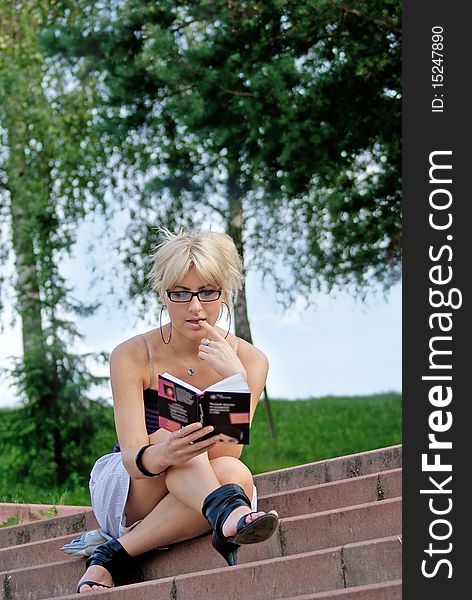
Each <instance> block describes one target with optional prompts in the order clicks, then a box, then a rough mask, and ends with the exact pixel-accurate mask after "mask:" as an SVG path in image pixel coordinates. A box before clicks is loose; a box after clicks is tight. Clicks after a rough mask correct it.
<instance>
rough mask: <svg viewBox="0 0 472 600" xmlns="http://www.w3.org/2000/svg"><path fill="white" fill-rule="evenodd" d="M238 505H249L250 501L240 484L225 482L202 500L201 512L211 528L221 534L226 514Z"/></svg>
mask: <svg viewBox="0 0 472 600" xmlns="http://www.w3.org/2000/svg"><path fill="white" fill-rule="evenodd" d="M239 506H248V507H250V506H251V502H250V500H249V498H248V497H247V496H246V494H245V492H244V490H243V488H242V487H241V486H240V485H237V484H236V483H227V484H226V485H222V486H221V487H220V488H218V489H216V490H214V491H213V492H211V493H210V494H208V496H207V497H206V498H205V500H204V502H203V506H202V514H203V516H204V517H205V518H206V519H207V521H208V522H209V523H210V525H211V526H212V527H213V529H215V530H217V531H218V532H219V533H220V534H221V528H222V527H223V524H224V522H225V521H226V519H227V517H228V515H229V514H230V513H232V512H233V510H234V509H235V508H238V507H239Z"/></svg>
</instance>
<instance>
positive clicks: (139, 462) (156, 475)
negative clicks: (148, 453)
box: [134, 444, 167, 477]
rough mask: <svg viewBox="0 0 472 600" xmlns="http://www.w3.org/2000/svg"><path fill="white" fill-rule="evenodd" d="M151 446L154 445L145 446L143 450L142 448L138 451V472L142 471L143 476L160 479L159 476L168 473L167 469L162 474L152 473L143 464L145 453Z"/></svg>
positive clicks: (136, 459)
mask: <svg viewBox="0 0 472 600" xmlns="http://www.w3.org/2000/svg"><path fill="white" fill-rule="evenodd" d="M149 446H152V444H147V445H146V446H143V447H142V448H140V449H139V450H138V451H137V453H136V458H135V459H134V460H135V462H136V466H137V468H138V470H139V471H140V473H142V474H143V475H146V477H159V475H162V474H163V473H165V472H166V471H167V469H164V470H163V471H161V472H160V473H151V472H150V471H148V470H147V469H146V468H145V467H144V465H143V463H142V458H143V454H144V451H145V450H146V448H149Z"/></svg>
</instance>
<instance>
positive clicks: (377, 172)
mask: <svg viewBox="0 0 472 600" xmlns="http://www.w3.org/2000/svg"><path fill="white" fill-rule="evenodd" d="M79 4H80V5H81V7H82V9H81V11H79V12H78V13H76V14H75V15H72V14H71V15H66V18H64V19H63V20H62V21H59V22H56V24H55V26H54V27H51V28H49V30H48V31H47V33H46V34H45V35H44V36H43V43H44V44H45V45H46V46H47V47H48V48H49V51H50V52H52V53H53V54H54V53H59V54H62V55H63V56H65V57H67V60H68V61H69V64H72V65H73V67H74V69H75V73H76V74H77V77H78V78H79V79H81V80H82V81H87V80H90V79H91V80H95V81H97V82H100V95H99V97H98V98H97V119H96V124H97V131H99V132H100V134H101V135H102V136H103V137H104V139H106V140H107V143H108V144H109V146H110V147H113V148H115V149H116V151H117V152H119V156H120V161H121V165H122V166H123V165H126V166H127V168H128V169H129V170H130V173H131V174H132V175H133V177H131V179H133V178H134V179H135V181H137V184H138V185H137V189H136V190H135V191H138V193H139V201H138V202H137V203H136V204H132V206H131V216H132V225H131V227H130V229H129V230H128V232H127V236H128V239H129V240H130V245H129V248H128V249H127V252H128V263H129V266H130V267H132V269H133V271H134V273H135V274H137V273H144V272H145V269H143V259H142V257H143V256H146V255H147V254H148V251H149V250H150V248H151V247H152V244H153V243H154V242H155V241H156V238H155V232H154V230H153V229H152V225H154V224H159V223H165V224H168V225H169V224H170V225H172V224H175V225H177V226H178V225H180V224H188V223H189V222H193V221H198V222H202V221H205V219H206V217H207V216H208V214H209V213H212V214H217V215H219V217H220V218H221V220H222V222H223V223H226V224H227V230H228V231H229V232H230V233H232V234H233V235H236V236H237V235H238V234H240V236H241V248H242V246H243V245H244V249H245V254H246V259H247V260H246V263H247V264H248V265H249V266H254V267H256V268H258V269H259V270H261V271H262V272H263V273H264V274H266V275H269V276H272V277H273V278H274V280H275V282H276V284H277V286H278V289H279V291H280V292H281V293H282V294H283V295H284V296H283V297H284V298H285V300H292V299H293V298H294V296H295V295H296V294H298V293H305V294H308V293H309V291H310V290H312V289H314V288H320V287H325V288H326V289H331V288H332V287H333V286H334V285H348V286H349V285H351V284H354V286H355V288H356V289H357V290H361V291H362V290H364V291H365V290H366V289H369V287H370V286H375V285H378V283H379V282H380V283H381V284H382V285H383V286H384V287H385V288H386V289H387V288H388V287H389V286H390V285H391V284H392V283H394V282H395V281H396V280H397V279H398V277H399V275H400V260H401V254H400V248H401V218H400V198H401V192H400V189H401V188H400V186H401V181H400V144H401V141H400V131H401V128H400V114H401V112H400V111H401V87H400V86H401V80H400V78H401V3H400V2H398V0H383V1H382V2H374V1H373V0H352V1H348V2H343V1H342V0H310V1H303V2H301V1H298V2H288V1H287V0H268V1H267V2H257V1H255V0H248V1H244V2H233V1H232V0H197V1H195V0H191V1H190V0H186V1H174V0H172V1H170V0H163V1H162V2H158V3H156V2H152V1H148V0H122V1H112V2H98V3H94V4H93V5H92V4H90V3H88V2H81V3H79ZM138 174H140V176H139V177H138ZM129 180H130V178H127V181H129ZM127 191H128V190H127ZM130 203H132V201H131V200H130ZM232 228H233V229H232ZM234 228H236V229H234ZM143 286H144V280H143V278H142V277H140V276H139V275H138V276H135V277H134V290H135V291H136V292H139V291H141V290H142V288H143Z"/></svg>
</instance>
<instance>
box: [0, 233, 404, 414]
mask: <svg viewBox="0 0 472 600" xmlns="http://www.w3.org/2000/svg"><path fill="white" fill-rule="evenodd" d="M92 238H95V239H96V238H97V232H96V229H94V226H93V223H92V222H89V223H86V224H85V225H84V226H82V227H81V228H80V230H79V236H78V243H77V246H76V251H75V253H74V256H73V257H72V258H70V259H67V260H65V261H64V263H63V273H64V274H65V275H66V277H67V278H68V280H69V281H70V282H71V283H72V285H73V286H74V287H75V294H76V296H77V297H79V298H81V299H84V298H85V299H87V300H94V299H97V298H98V299H100V300H101V301H102V302H103V306H102V307H101V308H100V310H99V311H98V312H97V313H96V314H95V315H93V316H91V317H87V318H83V319H78V325H79V331H80V332H81V333H82V334H83V336H84V338H83V339H82V340H81V341H80V342H79V343H78V345H77V349H78V350H79V351H83V352H86V351H88V352H101V351H105V352H111V350H113V348H114V347H115V346H116V345H117V344H119V343H120V342H122V341H123V340H125V339H127V338H129V337H132V336H133V335H136V334H138V333H142V332H145V331H147V330H149V329H152V328H154V327H157V326H158V318H157V315H154V314H149V315H148V316H147V317H146V319H142V318H137V317H136V314H137V311H136V310H135V307H133V305H132V304H131V303H130V302H129V301H128V304H127V306H126V307H121V308H120V307H119V306H118V305H117V302H116V301H113V295H112V294H110V277H112V275H111V270H109V271H108V273H109V276H107V277H105V278H103V279H101V280H99V281H98V282H97V281H93V279H92V276H91V273H90V271H91V268H90V265H91V257H90V255H89V254H88V253H87V251H86V249H87V247H88V246H89V245H90V242H91V240H92ZM94 253H95V255H94V259H95V262H97V263H98V264H99V265H101V266H102V271H103V272H105V273H106V272H107V268H106V265H107V262H108V261H110V260H111V258H110V250H109V249H107V248H106V247H105V244H103V245H102V247H100V246H98V247H95V250H94ZM114 283H115V287H116V282H114ZM118 287H119V286H118ZM246 294H247V302H248V313H249V319H250V323H251V330H252V336H253V341H254V344H255V345H256V346H257V347H258V348H260V349H261V350H262V351H263V352H264V353H265V354H266V356H267V357H268V359H269V365H270V366H269V375H268V379H267V392H268V395H269V398H274V399H276V398H284V399H301V398H309V397H320V396H327V395H336V396H339V395H349V396H350V395H364V394H373V393H378V392H388V391H397V392H400V391H401V378H402V374H401V284H397V285H396V286H394V287H393V288H392V289H391V290H390V291H389V292H388V294H387V297H386V298H385V297H384V295H383V294H382V293H381V291H380V290H379V293H377V294H372V295H370V296H368V297H367V299H366V300H365V301H364V302H361V301H360V300H358V299H356V298H353V297H352V296H351V295H349V294H347V293H342V292H338V293H337V295H336V297H332V296H328V295H326V294H317V295H314V297H313V302H312V304H311V305H310V306H308V307H307V306H306V304H307V303H306V299H305V298H304V297H303V296H299V297H298V298H297V299H296V300H295V302H294V303H293V304H292V306H291V307H290V308H289V309H288V310H285V311H284V310H283V309H282V307H281V306H279V305H277V304H276V303H275V300H274V297H275V294H274V292H273V289H272V288H271V286H270V285H269V284H266V285H265V286H263V284H262V282H261V277H260V276H259V275H258V273H257V272H250V273H249V275H248V277H247V281H246ZM2 321H3V324H4V331H3V333H2V334H1V339H2V343H1V346H0V367H6V366H8V364H9V362H8V357H9V356H11V355H19V354H20V353H21V330H20V324H19V321H18V320H17V322H16V324H15V325H14V326H10V325H9V322H10V321H11V312H10V311H9V310H8V306H7V310H6V312H5V314H4V315H3V316H2ZM221 326H224V323H222V324H221ZM97 372H99V373H101V374H106V373H107V368H106V367H103V368H102V369H101V370H100V369H98V370H97ZM96 393H97V394H98V395H100V396H102V397H106V398H110V400H111V393H110V389H109V385H106V386H104V387H103V388H102V389H99V390H96ZM17 404H18V399H17V397H16V394H15V390H14V389H12V388H11V387H9V385H8V380H7V379H6V378H5V376H4V377H3V378H0V406H15V405H17Z"/></svg>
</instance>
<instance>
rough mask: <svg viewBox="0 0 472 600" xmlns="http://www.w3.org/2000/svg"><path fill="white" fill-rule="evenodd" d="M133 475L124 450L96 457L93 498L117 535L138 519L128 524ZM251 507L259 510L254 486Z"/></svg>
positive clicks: (105, 522)
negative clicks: (126, 510)
mask: <svg viewBox="0 0 472 600" xmlns="http://www.w3.org/2000/svg"><path fill="white" fill-rule="evenodd" d="M129 485H130V476H129V473H128V471H127V470H126V469H125V467H124V465H123V461H122V460H121V452H111V453H110V454H105V456H102V457H101V458H99V459H98V460H97V462H96V463H95V465H94V467H93V469H92V472H91V473H90V482H89V488H90V498H91V500H92V508H93V512H94V514H95V517H96V518H97V521H98V524H99V525H100V527H101V528H102V529H103V531H105V532H106V533H108V535H111V536H112V537H114V538H119V537H121V536H122V535H124V534H125V533H127V532H128V531H130V530H131V529H132V528H133V527H135V526H136V525H137V524H138V523H139V521H137V522H136V523H133V524H132V525H129V526H127V525H126V517H125V505H126V500H127V498H128V491H129ZM251 509H252V510H254V511H256V510H257V490H256V486H254V490H253V495H252V502H251Z"/></svg>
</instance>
